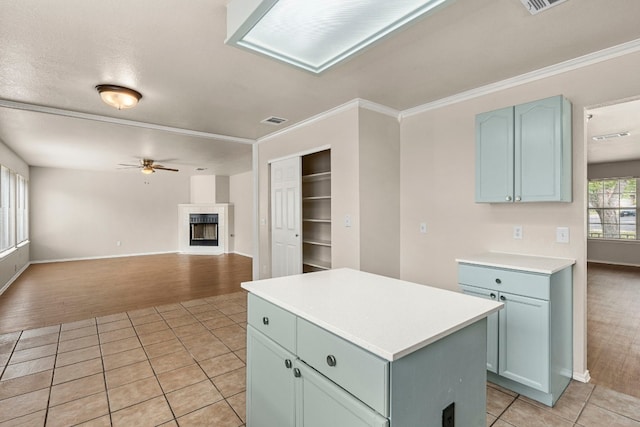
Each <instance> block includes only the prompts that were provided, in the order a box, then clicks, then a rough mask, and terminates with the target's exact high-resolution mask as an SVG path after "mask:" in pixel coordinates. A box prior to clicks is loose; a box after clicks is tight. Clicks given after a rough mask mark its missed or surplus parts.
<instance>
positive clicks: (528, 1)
mask: <svg viewBox="0 0 640 427" xmlns="http://www.w3.org/2000/svg"><path fill="white" fill-rule="evenodd" d="M520 1H521V2H522V4H523V5H524V7H526V8H527V10H528V11H529V13H530V14H532V15H535V14H537V13H539V12H542V11H545V10H547V9H549V8H551V7H553V6H557V5H559V4H560V3H564V2H565V1H567V0H520Z"/></svg>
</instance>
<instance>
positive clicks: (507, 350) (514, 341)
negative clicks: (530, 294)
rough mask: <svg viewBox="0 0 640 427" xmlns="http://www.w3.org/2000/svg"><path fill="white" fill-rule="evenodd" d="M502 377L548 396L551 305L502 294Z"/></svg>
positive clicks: (500, 370) (532, 299) (500, 324)
mask: <svg viewBox="0 0 640 427" xmlns="http://www.w3.org/2000/svg"><path fill="white" fill-rule="evenodd" d="M500 301H501V302H503V303H504V308H503V309H502V310H501V311H500V317H499V319H500V322H499V336H500V339H499V356H500V357H499V358H500V365H499V374H500V375H502V376H504V377H506V378H509V379H512V380H514V381H517V382H519V383H521V384H524V385H527V386H529V387H532V388H534V389H536V390H540V391H543V392H545V393H548V392H549V302H548V301H544V300H539V299H535V298H527V297H523V296H520V295H513V294H508V293H501V294H500Z"/></svg>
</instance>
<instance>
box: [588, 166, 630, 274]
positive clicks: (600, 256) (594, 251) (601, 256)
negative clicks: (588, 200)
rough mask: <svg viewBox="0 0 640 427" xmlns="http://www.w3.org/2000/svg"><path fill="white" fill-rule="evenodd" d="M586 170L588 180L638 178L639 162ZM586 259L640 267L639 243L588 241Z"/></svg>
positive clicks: (593, 167)
mask: <svg viewBox="0 0 640 427" xmlns="http://www.w3.org/2000/svg"><path fill="white" fill-rule="evenodd" d="M587 169H588V170H587V174H588V177H589V179H598V178H624V177H629V176H632V177H640V160H634V161H628V162H615V163H596V164H592V165H589V167H588V168H587ZM638 231H640V230H638ZM587 259H588V260H589V261H593V262H603V263H609V264H619V265H635V266H640V242H638V241H622V240H596V239H593V240H588V243H587Z"/></svg>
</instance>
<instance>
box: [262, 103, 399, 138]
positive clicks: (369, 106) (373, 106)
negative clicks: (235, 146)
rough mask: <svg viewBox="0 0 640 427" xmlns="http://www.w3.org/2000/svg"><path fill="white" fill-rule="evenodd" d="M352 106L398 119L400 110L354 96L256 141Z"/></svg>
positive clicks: (272, 136) (275, 135) (346, 109)
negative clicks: (347, 100)
mask: <svg viewBox="0 0 640 427" xmlns="http://www.w3.org/2000/svg"><path fill="white" fill-rule="evenodd" d="M352 108H364V109H366V110H370V111H375V112H377V113H380V114H384V115H386V116H390V117H393V118H394V119H396V120H398V121H400V114H401V113H400V111H399V110H395V109H393V108H391V107H387V106H386V105H382V104H378V103H377V102H373V101H369V100H366V99H362V98H355V99H352V100H351V101H349V102H345V103H344V104H341V105H338V106H337V107H334V108H332V109H330V110H327V111H323V112H322V113H319V114H316V115H315V116H311V117H309V118H308V119H305V120H302V121H299V122H297V123H294V124H292V125H291V126H288V127H286V128H284V129H281V130H279V131H276V132H273V133H270V134H269V135H265V136H263V137H260V138H258V140H257V142H258V144H260V143H261V142H265V141H268V140H269V139H272V138H275V137H277V136H280V135H283V134H285V133H287V132H291V131H293V130H295V129H298V128H301V127H304V126H308V125H310V124H312V123H316V122H318V121H321V120H324V119H326V118H328V117H331V116H334V115H336V114H340V113H342V112H344V111H348V110H351V109H352Z"/></svg>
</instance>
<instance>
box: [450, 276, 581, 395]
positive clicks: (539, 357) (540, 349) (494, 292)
mask: <svg viewBox="0 0 640 427" xmlns="http://www.w3.org/2000/svg"><path fill="white" fill-rule="evenodd" d="M458 280H459V283H460V287H461V289H462V291H463V292H464V293H465V294H469V295H473V296H477V297H480V298H486V299H492V300H498V301H500V302H502V303H504V308H503V309H502V310H501V311H500V312H499V313H495V314H492V315H491V316H489V318H488V319H487V320H488V321H487V370H488V371H489V372H488V379H489V380H490V381H493V382H496V383H498V384H499V385H502V386H504V387H506V388H509V389H511V390H513V391H516V392H518V393H520V394H523V395H525V396H527V397H530V398H532V399H534V400H538V401H540V402H542V403H544V404H546V405H549V406H553V405H554V404H555V402H556V401H557V400H558V398H559V397H560V395H561V394H562V392H563V391H564V389H565V388H566V386H567V385H568V384H569V381H570V380H571V377H572V374H573V369H572V368H573V360H572V345H573V343H572V342H573V340H572V275H571V268H570V267H569V268H565V269H563V270H561V271H558V272H556V273H554V274H550V275H549V274H539V273H531V272H524V271H515V270H509V269H501V268H494V267H484V266H476V265H468V264H460V265H459V268H458Z"/></svg>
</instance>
